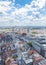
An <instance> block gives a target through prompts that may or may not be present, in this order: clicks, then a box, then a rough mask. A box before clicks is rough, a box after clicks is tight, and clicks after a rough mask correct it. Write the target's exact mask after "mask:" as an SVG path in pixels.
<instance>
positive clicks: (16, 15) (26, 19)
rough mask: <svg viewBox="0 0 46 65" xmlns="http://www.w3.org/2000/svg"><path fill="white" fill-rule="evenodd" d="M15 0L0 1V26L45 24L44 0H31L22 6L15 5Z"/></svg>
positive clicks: (45, 3) (45, 0)
mask: <svg viewBox="0 0 46 65" xmlns="http://www.w3.org/2000/svg"><path fill="white" fill-rule="evenodd" d="M14 4H15V0H13V3H12V1H0V24H1V26H15V25H16V26H46V15H45V14H44V13H45V10H46V9H45V7H46V0H33V1H32V2H31V3H30V4H25V6H23V7H21V8H20V7H19V6H18V7H16V6H15V5H14Z"/></svg>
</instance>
